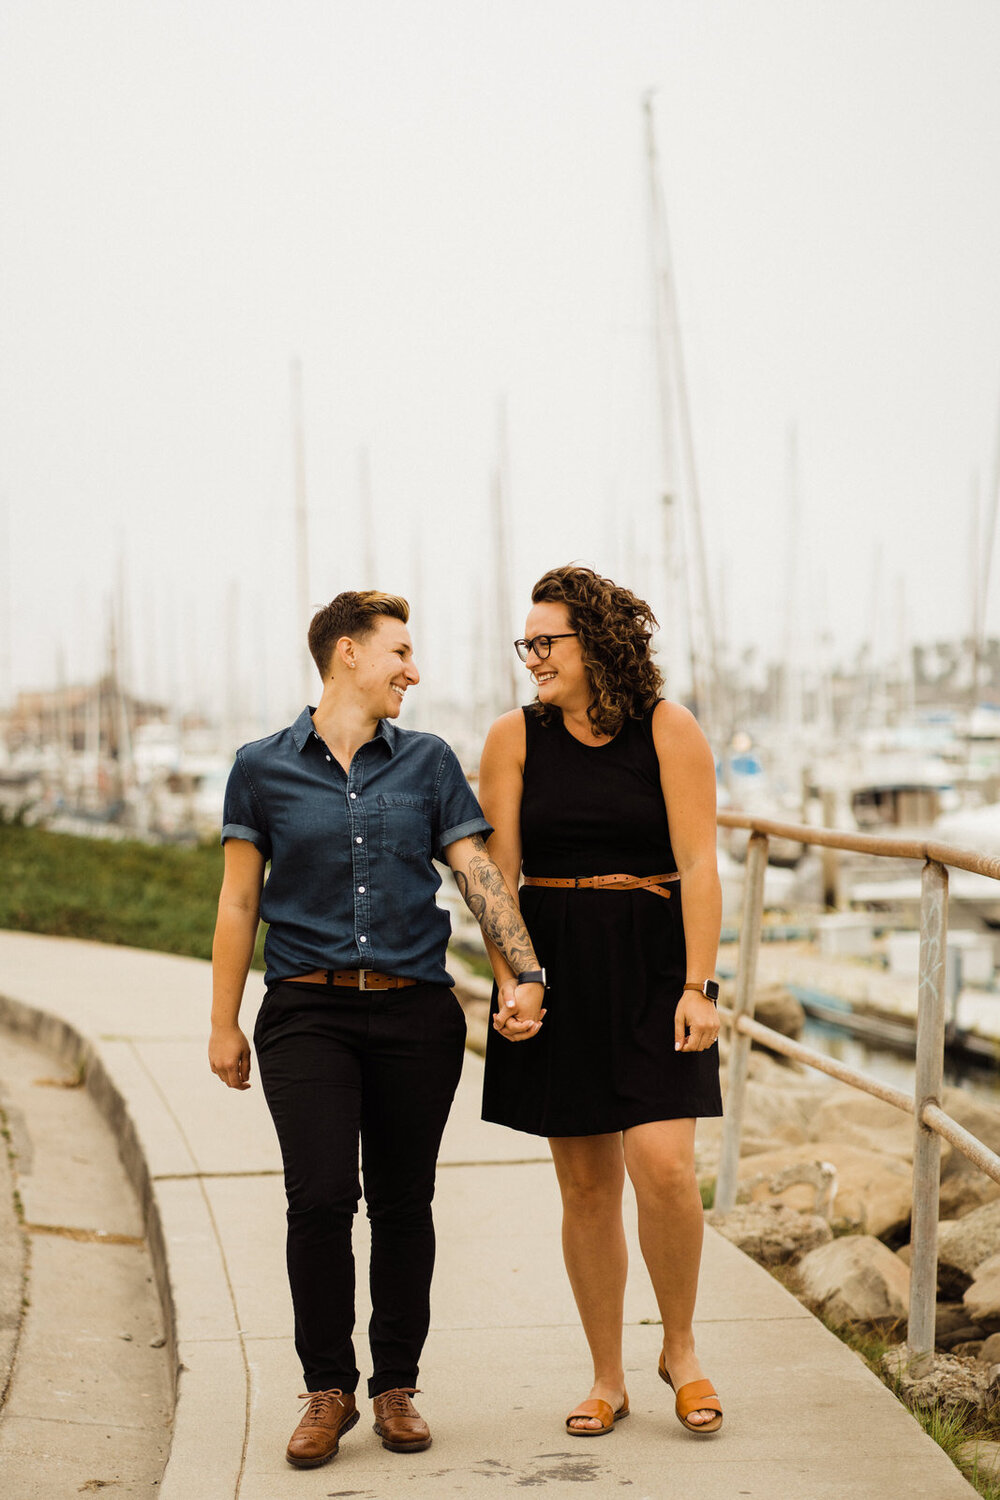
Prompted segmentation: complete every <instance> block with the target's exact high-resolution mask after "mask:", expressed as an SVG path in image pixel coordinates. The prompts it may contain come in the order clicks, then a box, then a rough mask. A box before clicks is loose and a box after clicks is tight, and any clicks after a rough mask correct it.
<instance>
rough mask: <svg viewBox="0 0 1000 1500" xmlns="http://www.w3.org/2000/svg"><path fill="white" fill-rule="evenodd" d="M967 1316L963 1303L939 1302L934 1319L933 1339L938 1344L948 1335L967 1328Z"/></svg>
mask: <svg viewBox="0 0 1000 1500" xmlns="http://www.w3.org/2000/svg"><path fill="white" fill-rule="evenodd" d="M968 1326H969V1314H968V1313H967V1312H966V1310H965V1303H964V1302H939V1303H938V1305H937V1309H936V1315H935V1318H934V1337H935V1339H936V1340H937V1341H938V1342H939V1343H940V1341H941V1339H942V1338H946V1337H947V1336H948V1334H950V1333H955V1332H957V1331H958V1329H959V1328H968Z"/></svg>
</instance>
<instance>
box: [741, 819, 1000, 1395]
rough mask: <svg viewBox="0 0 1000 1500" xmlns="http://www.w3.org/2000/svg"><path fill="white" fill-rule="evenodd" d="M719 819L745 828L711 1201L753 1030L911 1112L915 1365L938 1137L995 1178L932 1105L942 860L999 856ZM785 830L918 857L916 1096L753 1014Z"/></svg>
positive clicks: (925, 1310) (934, 1209)
mask: <svg viewBox="0 0 1000 1500" xmlns="http://www.w3.org/2000/svg"><path fill="white" fill-rule="evenodd" d="M718 821H719V823H720V825H721V826H723V827H726V828H742V829H746V830H748V831H749V833H750V842H749V845H748V848H747V862H746V877H745V884H744V892H743V916H742V923H741V927H740V947H739V964H738V968H737V973H736V993H735V999H734V1004H733V1008H732V1010H727V1009H725V1008H720V1013H721V1015H722V1018H723V1020H724V1021H725V1023H726V1024H727V1025H728V1026H729V1027H730V1028H731V1030H732V1032H733V1041H732V1046H731V1048H730V1055H729V1086H728V1089H727V1096H726V1121H725V1126H724V1130H723V1138H722V1153H721V1157H720V1161H719V1173H718V1178H717V1180H716V1189H715V1206H716V1208H717V1209H718V1210H719V1211H720V1212H722V1213H728V1212H729V1211H730V1210H731V1209H732V1208H733V1206H734V1204H735V1202H736V1191H737V1184H738V1177H739V1151H740V1138H741V1135H742V1130H743V1112H744V1101H745V1096H746V1081H747V1070H748V1064H749V1055H750V1042H751V1039H752V1038H755V1039H757V1040H759V1041H763V1042H766V1044H767V1045H768V1046H769V1047H771V1048H772V1049H773V1050H774V1051H776V1052H779V1053H781V1054H783V1055H784V1056H786V1057H791V1058H794V1059H795V1060H796V1061H798V1062H802V1063H805V1064H806V1065H807V1066H808V1067H811V1068H815V1069H817V1070H818V1071H820V1072H823V1073H828V1074H830V1075H831V1076H832V1077H834V1078H839V1079H840V1080H841V1081H842V1082H844V1083H847V1084H850V1085H851V1087H853V1088H857V1089H860V1090H862V1091H864V1092H865V1093H868V1094H873V1095H874V1096H875V1097H876V1098H879V1099H883V1100H884V1101H885V1102H886V1103H888V1104H891V1105H893V1106H894V1107H895V1108H896V1109H900V1110H903V1111H904V1112H906V1113H909V1114H912V1115H913V1116H914V1119H915V1125H914V1129H915V1135H914V1149H913V1214H912V1220H911V1236H910V1238H911V1245H912V1256H911V1265H910V1308H909V1319H908V1323H907V1345H908V1348H909V1352H910V1362H911V1368H912V1369H913V1371H914V1373H917V1374H919V1373H920V1372H921V1371H922V1370H923V1369H926V1368H927V1367H928V1366H929V1365H930V1361H931V1358H932V1356H933V1352H934V1323H935V1308H936V1302H937V1225H938V1204H939V1194H940V1176H941V1171H940V1169H941V1139H942V1137H943V1138H944V1139H946V1140H948V1141H949V1142H950V1143H951V1144H952V1145H953V1146H954V1147H955V1149H956V1150H958V1151H960V1152H961V1153H962V1154H963V1155H964V1156H966V1157H968V1159H969V1160H970V1161H971V1162H973V1163H974V1164H975V1165H976V1166H977V1167H979V1168H980V1169H981V1170H982V1171H984V1172H986V1173H988V1175H989V1176H990V1177H992V1178H993V1179H994V1181H996V1182H1000V1156H997V1155H996V1153H995V1152H993V1151H991V1150H990V1149H989V1147H988V1146H986V1145H985V1144H984V1143H983V1142H982V1141H980V1140H978V1139H977V1138H976V1137H975V1136H974V1135H972V1134H971V1132H969V1131H967V1130H965V1129H964V1127H963V1126H961V1125H959V1123H958V1121H957V1120H953V1119H952V1118H951V1116H950V1115H948V1114H946V1113H945V1111H944V1110H943V1109H942V1108H941V1106H940V1095H941V1087H942V1079H943V1073H944V1038H945V1001H946V995H945V961H944V960H945V943H946V938H947V928H948V867H949V866H950V867H952V868H953V869H960V870H969V871H971V872H972V873H974V874H977V875H986V876H989V877H991V878H993V879H995V880H1000V859H997V858H994V857H993V856H990V855H983V854H977V853H976V852H974V851H973V850H969V849H955V848H952V847H951V846H950V845H947V844H938V843H935V842H926V841H918V840H914V839H893V838H880V837H878V836H877V835H871V834H855V833H842V832H840V831H839V830H837V829H833V828H812V827H810V826H808V825H807V824H799V823H779V822H775V821H772V820H771V819H767V818H753V817H748V816H746V815H744V814H743V813H732V812H720V813H719V815H718ZM772 837H773V838H782V839H791V840H794V841H795V842H796V843H800V844H819V845H822V846H824V847H826V848H834V849H846V850H851V851H854V852H857V853H861V854H875V855H880V856H883V857H892V858H897V859H919V860H922V861H923V863H924V868H923V872H922V877H921V895H920V965H919V977H918V1005H917V1068H916V1079H915V1089H914V1096H913V1098H911V1097H910V1096H909V1095H908V1094H906V1093H904V1092H903V1091H902V1090H900V1089H895V1088H892V1087H891V1086H889V1085H888V1084H883V1083H880V1082H879V1080H878V1079H875V1078H871V1077H870V1076H869V1075H868V1074H865V1073H860V1072H857V1071H856V1070H855V1069H853V1068H848V1067H845V1066H844V1064H842V1063H838V1062H835V1061H834V1060H833V1059H831V1058H828V1057H825V1056H823V1054H822V1053H819V1052H814V1051H813V1050H812V1048H810V1047H804V1046H802V1045H801V1044H800V1043H799V1042H793V1041H792V1040H791V1039H790V1038H788V1037H785V1036H782V1035H781V1034H780V1033H779V1032H776V1031H772V1030H771V1028H770V1027H767V1026H762V1025H761V1024H760V1022H758V1021H755V1020H754V1019H753V1008H754V991H755V984H756V974H757V953H758V950H759V947H760V933H761V921H762V916H763V910H764V875H765V872H766V869H767V856H768V846H769V842H770V839H771V838H772Z"/></svg>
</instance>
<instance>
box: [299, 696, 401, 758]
mask: <svg viewBox="0 0 1000 1500" xmlns="http://www.w3.org/2000/svg"><path fill="white" fill-rule="evenodd" d="M315 712H316V710H315V708H310V707H309V705H308V704H307V705H306V707H305V708H304V709H303V710H302V712H301V713H300V714H299V716H298V718H297V719H296V720H295V723H294V724H293V725H292V743H293V744H294V746H295V748H296V750H298V751H299V752H300V753H301V751H302V747H303V746H304V745H307V744H308V743H309V739H310V737H311V736H312V735H313V734H314V733H315V730H314V729H313V721H312V716H313V714H314V713H315ZM396 734H397V730H396V726H395V724H392V723H390V722H389V720H388V719H379V721H378V728H377V729H376V731H375V735H374V738H375V739H377V740H379V739H380V740H383V741H384V742H385V747H386V749H387V750H388V752H389V754H390V755H394V754H395V751H396Z"/></svg>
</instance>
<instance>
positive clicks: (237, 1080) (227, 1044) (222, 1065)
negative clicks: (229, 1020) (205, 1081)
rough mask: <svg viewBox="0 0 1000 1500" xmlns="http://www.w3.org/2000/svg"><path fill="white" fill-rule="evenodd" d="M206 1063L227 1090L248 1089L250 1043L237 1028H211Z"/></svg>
mask: <svg viewBox="0 0 1000 1500" xmlns="http://www.w3.org/2000/svg"><path fill="white" fill-rule="evenodd" d="M208 1063H209V1067H210V1068H211V1069H212V1072H213V1073H214V1074H215V1075H216V1077H217V1078H221V1079H222V1082H223V1083H224V1084H225V1085H226V1087H227V1088H230V1089H239V1090H241V1091H242V1090H243V1089H248V1088H249V1087H250V1043H249V1042H248V1041H247V1039H246V1037H245V1036H244V1035H243V1033H242V1031H241V1030H240V1028H239V1027H238V1026H213V1027H212V1035H211V1037H210V1038H209V1042H208Z"/></svg>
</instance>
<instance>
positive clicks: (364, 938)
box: [358, 937, 368, 943]
mask: <svg viewBox="0 0 1000 1500" xmlns="http://www.w3.org/2000/svg"><path fill="white" fill-rule="evenodd" d="M367 941H368V939H367V938H366V937H362V938H358V942H359V943H367Z"/></svg>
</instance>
